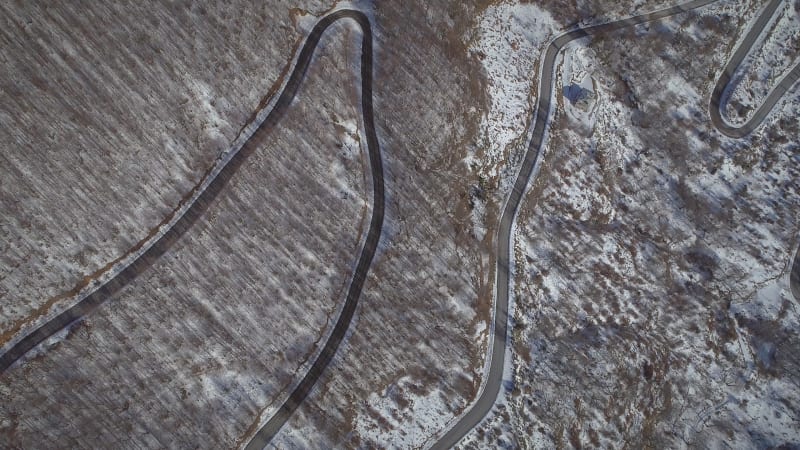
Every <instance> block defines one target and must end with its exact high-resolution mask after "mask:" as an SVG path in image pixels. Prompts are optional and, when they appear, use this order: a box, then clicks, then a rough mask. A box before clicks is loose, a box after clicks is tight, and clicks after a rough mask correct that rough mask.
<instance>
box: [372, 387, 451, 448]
mask: <svg viewBox="0 0 800 450" xmlns="http://www.w3.org/2000/svg"><path fill="white" fill-rule="evenodd" d="M417 383H422V382H417ZM414 384H416V383H415V382H414V380H413V378H411V377H408V376H405V377H402V378H400V379H398V380H397V381H396V382H395V383H392V384H391V385H390V386H389V387H387V388H386V389H385V390H384V391H383V392H382V393H381V394H380V395H379V394H376V393H373V394H371V395H370V397H369V399H368V400H367V403H368V404H369V405H370V410H371V411H370V412H371V413H370V414H363V413H360V414H359V416H358V420H357V421H356V432H357V433H358V434H359V435H360V436H361V438H362V439H363V441H364V442H365V443H367V444H368V445H375V444H379V445H381V446H383V445H386V444H387V443H391V446H392V447H393V448H418V447H421V446H422V445H424V444H425V442H426V440H427V439H429V438H430V436H433V435H435V434H436V433H437V432H439V430H442V429H443V428H444V427H445V425H446V424H447V420H448V418H449V416H450V411H449V408H448V406H447V403H446V402H445V400H444V396H443V395H442V394H441V393H440V392H439V391H438V390H436V389H434V390H432V391H431V392H429V393H428V394H427V395H409V396H407V397H406V399H407V401H408V402H409V405H408V407H407V408H403V409H400V408H397V407H396V406H397V402H396V401H395V397H397V396H401V397H404V396H405V395H404V391H406V390H408V389H409V388H412V386H413V385H414ZM383 421H385V422H386V423H388V424H389V426H390V430H389V431H386V430H385V429H382V426H381V422H383Z"/></svg>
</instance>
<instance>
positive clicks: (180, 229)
mask: <svg viewBox="0 0 800 450" xmlns="http://www.w3.org/2000/svg"><path fill="white" fill-rule="evenodd" d="M343 18H350V19H353V20H355V21H356V22H357V23H358V24H359V25H360V26H361V29H362V34H363V43H362V50H361V53H362V54H361V79H362V86H361V88H362V91H361V92H362V94H361V107H362V113H363V121H364V126H365V130H364V131H365V134H366V138H367V148H368V152H369V158H370V167H371V174H372V188H373V206H372V218H371V221H370V228H369V231H368V233H367V238H366V240H365V243H364V247H363V248H362V250H361V255H360V256H359V259H358V263H357V266H356V270H355V272H354V274H353V279H352V280H351V282H350V287H349V289H348V292H347V298H346V300H345V304H344V307H343V310H342V313H341V315H340V316H339V319H338V321H337V323H336V325H335V327H334V330H333V333H332V335H331V337H330V338H329V339H328V341H327V342H326V344H325V347H324V348H323V350H322V352H321V353H320V354H319V356H318V357H317V359H316V361H315V362H314V364H313V365H312V366H311V369H310V371H309V372H308V373H307V374H306V376H305V378H303V380H302V381H301V382H300V384H299V385H298V386H297V388H296V389H295V390H294V392H292V393H291V394H290V395H289V398H288V399H287V400H286V402H285V403H284V404H283V405H282V406H281V408H280V409H279V411H278V413H277V414H276V415H275V416H274V417H272V419H270V420H269V421H268V422H267V424H266V425H265V426H264V427H263V428H262V429H260V430H259V431H258V432H257V434H256V436H255V438H254V439H253V440H252V441H251V442H250V444H249V445H248V448H260V447H263V446H264V445H265V444H266V442H268V441H269V439H270V438H271V437H272V436H273V435H274V434H275V433H276V432H277V431H278V429H280V427H281V425H283V423H284V422H285V421H286V419H287V418H288V417H289V415H291V413H292V412H293V411H294V410H295V409H296V408H297V405H298V404H299V403H300V402H302V401H303V399H304V398H305V396H306V395H307V394H308V392H309V391H310V390H311V387H312V386H313V385H314V383H315V382H316V380H317V378H319V376H320V375H321V374H322V372H323V371H324V370H325V367H326V366H327V365H328V363H329V362H330V360H331V359H332V358H333V356H334V354H335V353H336V349H337V348H338V346H339V344H340V342H341V341H342V338H343V337H344V335H345V333H346V331H347V328H348V326H349V324H350V321H351V319H352V317H353V312H354V311H355V308H356V305H357V303H358V297H359V296H360V294H361V290H362V287H363V285H364V280H365V279H366V276H367V272H368V271H369V267H370V264H371V262H372V258H373V257H374V255H375V250H376V248H377V246H378V242H379V240H380V236H381V230H382V227H383V215H384V180H383V166H382V162H381V155H380V148H379V146H378V138H377V136H376V134H375V126H374V120H373V109H372V31H371V29H370V24H369V20H368V19H367V17H366V16H365V15H364V14H363V13H361V12H359V11H352V10H340V11H336V12H334V13H332V14H330V15H328V16H326V17H325V18H323V19H322V20H321V21H320V22H319V23H318V24H317V25H316V26H315V27H314V29H313V31H312V32H311V34H310V35H309V36H308V38H307V39H306V42H305V44H304V46H303V48H302V50H301V51H300V54H299V56H298V59H297V62H296V63H295V66H294V68H293V69H292V72H291V74H290V76H289V79H288V81H287V82H286V84H285V86H284V88H283V90H282V91H281V94H280V96H279V97H278V99H277V101H276V102H275V103H274V106H273V108H272V109H271V110H270V112H269V113H268V114H267V116H266V117H265V119H264V121H263V122H262V123H261V124H260V125H259V126H258V127H257V128H256V130H255V131H254V132H253V134H252V135H251V136H250V137H249V138H248V139H247V140H246V141H245V142H244V143H243V144H242V145H241V147H239V149H238V150H237V149H234V150H232V152H231V153H230V154H228V155H226V157H225V159H224V160H223V161H222V165H220V166H217V167H216V168H215V170H212V171H210V172H209V175H208V176H207V177H206V178H205V179H204V181H203V182H202V183H201V184H200V185H198V186H197V187H196V188H195V190H194V191H193V192H192V193H191V195H189V196H188V199H187V204H186V205H184V206H185V207H184V209H182V210H179V215H178V216H177V217H176V218H175V220H174V221H173V222H172V226H171V227H169V228H168V229H167V230H166V231H165V232H164V233H163V234H161V235H160V236H158V237H157V238H155V239H154V240H153V241H152V242H149V243H147V244H145V245H143V249H142V251H141V252H140V253H139V254H138V257H136V258H135V259H134V260H133V261H131V262H130V263H129V264H128V265H127V266H125V267H123V268H121V269H120V270H119V271H118V272H117V274H116V275H115V276H114V277H112V278H111V279H110V280H108V281H107V282H106V283H105V284H103V285H102V286H100V287H99V288H98V289H97V290H95V291H94V292H92V293H91V294H89V295H88V296H86V297H84V298H83V299H82V300H80V301H79V302H78V303H77V304H75V305H74V306H72V307H71V308H69V309H67V310H66V311H64V312H63V313H61V314H59V315H58V316H56V317H55V318H53V319H51V320H50V321H48V322H47V323H45V324H44V325H42V326H41V327H39V328H37V329H36V330H34V331H33V332H31V333H30V334H28V335H27V336H25V337H24V338H23V339H21V340H20V341H19V342H17V343H16V344H15V345H13V346H12V347H11V348H10V349H9V350H8V351H7V352H6V353H4V354H3V355H2V356H0V374H2V373H3V372H5V371H6V370H7V369H8V368H9V367H10V366H11V365H12V364H13V363H14V362H15V361H17V360H18V359H19V358H21V357H22V356H23V355H25V353H27V352H28V351H30V350H31V349H32V348H34V347H36V346H37V345H38V344H40V343H41V342H42V341H44V340H45V339H47V338H49V337H50V336H52V335H53V334H55V333H57V332H59V331H60V330H62V329H64V328H65V327H68V326H70V325H71V324H73V323H74V322H76V321H79V320H80V319H81V318H82V317H84V316H86V315H87V314H89V313H91V312H92V311H93V310H94V309H95V308H97V307H98V306H99V305H100V304H102V303H103V302H105V301H107V300H108V299H110V298H111V297H113V295H114V294H115V293H116V292H118V291H119V290H120V289H121V288H122V287H124V286H125V285H127V284H128V283H130V282H132V281H133V280H134V279H136V277H137V276H138V275H139V274H141V273H142V272H144V271H145V270H147V269H148V268H149V267H150V266H151V265H152V264H153V263H154V262H155V261H156V260H158V258H159V257H161V256H162V255H163V254H164V253H165V252H167V250H169V249H170V247H172V245H173V244H174V243H175V242H177V240H178V239H180V237H181V236H183V235H184V234H185V233H186V232H187V231H188V230H189V229H190V228H191V227H192V225H193V224H194V223H195V222H196V221H197V219H199V218H200V217H201V216H202V215H203V213H204V212H205V211H206V210H207V209H208V206H209V205H210V204H211V202H212V201H213V200H214V198H216V196H217V195H218V194H219V193H220V192H221V191H222V189H223V188H224V187H225V186H226V185H227V184H228V181H229V180H230V179H231V177H232V176H233V175H234V174H235V173H236V171H237V169H238V168H239V167H240V166H241V165H242V163H243V162H244V161H245V160H246V159H247V157H248V156H250V155H251V154H253V152H255V151H256V149H257V142H260V141H261V139H260V138H263V137H264V136H265V135H266V134H268V133H269V132H270V131H271V130H272V129H273V128H274V127H275V126H276V125H277V123H278V121H279V120H280V118H281V117H283V115H284V114H285V112H286V110H287V108H288V107H289V105H290V104H291V102H292V100H293V99H294V97H295V94H296V93H297V90H298V88H299V86H300V84H301V82H302V81H303V78H304V75H305V73H306V70H307V68H308V65H309V63H310V62H311V58H312V56H313V53H314V50H315V48H316V46H317V44H318V43H319V40H320V37H321V35H322V33H323V31H325V29H327V28H328V27H329V26H330V25H331V24H333V23H334V22H336V21H337V20H339V19H343ZM148 245H149V247H148Z"/></svg>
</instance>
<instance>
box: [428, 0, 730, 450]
mask: <svg viewBox="0 0 800 450" xmlns="http://www.w3.org/2000/svg"><path fill="white" fill-rule="evenodd" d="M716 1H719V0H695V1H691V2H687V3H684V4H681V5H678V6H674V7H671V8H666V9H662V10H659V11H655V12H651V13H647V14H642V15H639V16H634V17H630V18H627V19H622V20H617V21H614V22H608V23H604V24H600V25H592V26H588V27H584V28H579V29H576V30H572V31H568V32H566V33H562V34H561V35H559V36H557V37H556V38H555V39H553V40H552V41H551V42H550V44H549V45H548V47H547V50H546V53H545V58H544V61H543V63H542V66H541V67H542V69H541V77H540V82H539V90H538V98H537V101H536V109H535V110H536V116H535V119H534V122H533V131H532V133H531V138H530V139H531V140H530V143H529V144H528V150H527V152H526V153H525V159H524V160H523V162H522V165H521V167H520V169H519V172H518V173H517V177H516V179H515V181H514V187H513V188H512V190H511V193H510V194H509V197H508V199H507V201H506V204H505V208H504V209H503V214H502V218H501V220H500V228H499V231H498V239H497V242H498V248H497V271H496V279H495V283H496V284H495V285H496V295H495V315H494V317H495V319H494V324H493V332H492V333H490V336H492V337H493V338H494V340H493V342H492V344H491V345H490V348H491V353H490V354H489V358H490V363H489V364H490V366H489V374H488V377H487V380H486V382H485V383H484V385H483V390H482V392H481V393H480V395H479V397H478V399H477V400H476V401H475V402H474V403H473V405H472V406H471V408H470V409H469V410H468V411H467V412H466V413H465V414H464V415H462V416H461V418H460V419H459V420H458V422H457V423H456V424H455V425H454V426H453V427H452V428H450V430H449V431H447V433H445V434H444V435H443V436H442V437H441V438H440V439H439V440H438V441H437V442H436V443H434V444H433V446H431V449H435V450H440V449H448V448H451V447H453V446H455V445H456V444H457V443H458V442H459V441H460V440H461V439H462V438H463V437H464V435H466V434H467V433H468V432H469V431H470V430H472V429H473V428H475V426H476V425H478V423H480V422H481V421H482V420H483V418H484V417H485V416H486V414H487V413H488V412H489V411H490V410H491V409H492V407H493V406H494V403H495V400H496V399H497V396H498V394H499V393H500V385H501V383H502V379H503V369H504V367H503V366H504V361H505V350H506V343H507V340H508V328H507V327H508V296H509V290H510V277H509V268H510V266H511V253H510V252H511V248H512V245H511V238H512V233H511V232H512V229H513V225H514V221H515V218H516V214H517V210H518V209H519V205H520V203H521V201H522V197H523V195H524V193H525V191H526V189H527V187H528V183H529V181H530V178H531V176H532V175H533V173H534V169H535V168H536V165H537V163H538V159H539V155H540V153H541V148H542V146H543V144H544V137H545V132H546V129H547V121H548V119H549V117H550V114H551V102H552V97H553V80H554V78H555V74H554V66H555V61H556V57H557V56H558V54H559V53H560V51H561V49H563V48H564V46H566V45H567V44H568V43H569V42H572V41H574V40H576V39H580V38H584V37H590V36H596V35H599V34H603V33H608V32H610V31H614V30H618V29H620V28H625V27H629V26H633V25H638V24H641V23H645V22H651V21H654V20H658V19H663V18H665V17H669V16H672V15H675V14H679V13H682V12H687V11H691V10H693V9H696V8H700V7H703V6H706V5H709V4H711V3H714V2H716Z"/></svg>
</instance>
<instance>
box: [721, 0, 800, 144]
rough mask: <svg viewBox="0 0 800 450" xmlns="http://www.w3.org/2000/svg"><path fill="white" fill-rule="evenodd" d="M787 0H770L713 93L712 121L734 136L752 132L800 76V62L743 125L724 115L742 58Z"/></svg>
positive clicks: (722, 131)
mask: <svg viewBox="0 0 800 450" xmlns="http://www.w3.org/2000/svg"><path fill="white" fill-rule="evenodd" d="M784 1H785V0H770V1H769V2H768V3H767V5H766V7H765V8H764V9H763V10H762V11H761V14H760V15H759V16H758V18H757V19H756V22H755V23H754V24H753V26H752V27H751V28H750V31H748V33H747V35H746V36H745V38H744V40H743V41H742V42H741V43H740V44H739V48H737V49H736V52H734V54H733V56H732V57H731V59H730V60H729V61H728V64H726V65H725V68H724V69H723V71H722V73H721V74H720V76H719V79H718V80H717V84H716V86H714V92H713V93H712V94H711V105H710V106H709V114H710V116H711V122H712V123H713V124H714V126H715V127H717V129H718V130H719V131H720V132H721V133H722V134H724V135H726V136H729V137H732V138H741V137H744V136H747V135H748V134H750V133H752V132H753V131H754V130H755V129H756V128H757V127H758V126H759V125H761V123H762V122H763V121H764V119H765V118H766V117H767V115H769V113H770V111H772V108H774V107H775V104H776V103H778V100H780V99H781V97H783V95H784V94H786V92H788V91H789V89H791V87H792V86H793V85H794V84H795V83H796V82H797V80H798V79H800V64H797V65H795V66H794V67H793V68H792V70H791V71H789V73H788V74H786V75H785V76H784V77H783V78H782V79H781V81H779V82H778V84H777V85H776V86H775V87H774V88H773V89H772V91H771V92H770V93H769V95H767V98H766V99H765V100H764V103H762V104H761V106H760V107H759V108H758V109H757V110H756V112H755V113H754V114H753V115H752V117H750V119H749V120H748V121H747V122H745V123H744V124H742V125H740V126H733V125H730V124H729V123H727V122H726V121H725V120H724V119H723V118H722V111H721V109H722V106H723V105H725V104H726V103H727V97H729V96H730V92H728V88H729V86H730V84H731V80H732V79H733V76H734V75H735V74H736V70H737V69H738V68H739V66H740V65H741V64H742V61H744V59H745V58H746V57H747V55H748V54H749V53H750V50H751V49H752V47H753V44H755V43H756V41H757V40H758V37H759V35H761V32H762V31H763V30H764V27H765V26H766V25H767V23H769V21H770V19H771V18H772V16H773V15H774V14H775V11H776V10H777V9H778V6H780V5H781V4H782V3H784Z"/></svg>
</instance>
